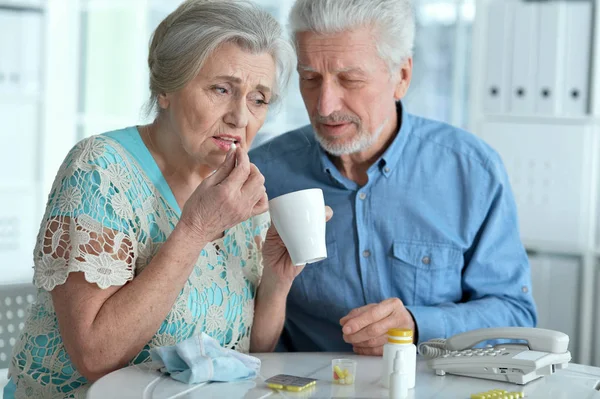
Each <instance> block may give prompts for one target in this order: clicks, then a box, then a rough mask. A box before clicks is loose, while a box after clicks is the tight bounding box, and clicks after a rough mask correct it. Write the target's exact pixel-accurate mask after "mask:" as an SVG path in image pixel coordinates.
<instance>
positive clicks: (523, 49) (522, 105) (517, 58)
mask: <svg viewBox="0 0 600 399" xmlns="http://www.w3.org/2000/svg"><path fill="white" fill-rule="evenodd" d="M512 6H513V7H512V12H513V15H514V39H513V40H512V48H513V56H512V78H511V85H510V93H509V112H510V113H511V114H533V113H534V111H535V95H534V91H535V77H536V72H537V59H538V54H537V46H538V7H539V5H538V4H536V3H529V2H520V1H519V2H515V3H513V5H512Z"/></svg>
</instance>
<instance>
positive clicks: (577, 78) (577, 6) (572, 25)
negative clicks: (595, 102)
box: [560, 0, 593, 116]
mask: <svg viewBox="0 0 600 399" xmlns="http://www.w3.org/2000/svg"><path fill="white" fill-rule="evenodd" d="M564 7H565V28H566V34H565V35H564V36H565V38H566V45H565V57H564V58H563V59H564V63H565V70H564V84H563V87H562V92H561V99H560V100H561V104H562V114H564V115H569V116H583V115H585V114H587V113H588V103H589V83H590V78H589V76H590V69H591V56H590V55H591V48H592V14H593V13H592V11H593V7H592V2H591V1H589V0H587V1H569V2H565V3H564Z"/></svg>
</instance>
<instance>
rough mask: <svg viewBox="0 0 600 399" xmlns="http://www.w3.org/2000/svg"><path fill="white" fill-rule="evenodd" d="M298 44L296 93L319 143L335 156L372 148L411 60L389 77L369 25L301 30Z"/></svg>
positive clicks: (403, 86)
mask: <svg viewBox="0 0 600 399" xmlns="http://www.w3.org/2000/svg"><path fill="white" fill-rule="evenodd" d="M296 40H297V48H298V73H299V75H300V92H301V93H302V97H303V99H304V104H305V105H306V109H307V111H308V114H309V117H310V120H311V123H312V125H313V127H314V129H315V132H316V136H317V139H318V141H319V142H320V143H321V145H322V146H323V148H324V149H325V150H326V151H327V152H329V153H331V154H333V155H338V156H339V155H345V154H352V153H356V152H360V151H363V150H365V149H366V148H368V147H370V146H371V145H372V144H373V143H374V142H376V141H377V138H378V136H379V134H380V133H381V132H382V131H383V130H384V128H386V124H387V123H388V121H389V120H390V118H391V117H393V115H394V114H395V113H396V105H395V102H396V100H399V99H400V98H402V97H403V96H404V94H405V93H406V90H407V88H408V84H409V82H410V70H409V71H408V72H409V73H408V74H406V73H405V72H406V71H405V69H406V68H412V60H409V62H407V64H406V65H404V66H403V67H402V68H398V71H397V72H396V73H393V74H392V75H391V76H390V71H389V68H388V65H387V64H386V63H385V61H384V60H383V59H381V57H380V55H379V52H378V51H377V47H376V41H375V36H374V34H373V31H372V29H371V28H370V27H363V28H359V29H356V30H352V31H345V32H341V33H334V34H327V35H319V34H317V33H312V32H299V33H298V34H297V36H296ZM392 128H395V126H394V127H392Z"/></svg>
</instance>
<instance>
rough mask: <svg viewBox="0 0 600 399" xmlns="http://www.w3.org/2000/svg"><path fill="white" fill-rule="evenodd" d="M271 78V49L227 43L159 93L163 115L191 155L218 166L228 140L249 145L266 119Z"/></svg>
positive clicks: (273, 64) (272, 65) (246, 147)
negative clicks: (180, 82)
mask: <svg viewBox="0 0 600 399" xmlns="http://www.w3.org/2000/svg"><path fill="white" fill-rule="evenodd" d="M274 82H275V61H274V60H273V57H272V56H271V55H270V54H267V53H263V54H251V53H249V52H246V51H243V50H242V49H240V48H239V47H238V46H237V45H236V44H233V43H226V44H224V45H222V46H220V47H219V48H218V49H217V50H215V51H214V52H213V54H212V55H211V56H210V57H209V58H208V60H207V61H206V62H205V64H204V66H203V67H202V69H201V70H200V72H199V73H198V75H197V76H196V78H194V79H193V80H192V81H190V82H189V83H188V84H187V85H186V86H185V87H184V88H183V89H181V90H179V91H177V92H174V93H167V94H163V95H161V96H159V101H158V102H159V106H160V107H161V109H162V111H161V112H162V116H161V117H162V118H165V121H166V122H167V124H168V128H169V130H170V131H171V132H173V133H175V134H176V135H177V137H178V139H179V140H180V141H181V146H182V147H183V149H184V151H185V152H186V153H187V154H188V155H189V156H190V157H191V158H193V159H195V160H196V161H198V162H200V163H202V164H206V165H209V166H211V167H213V168H217V167H218V166H219V165H220V164H221V163H222V162H223V160H224V158H225V155H226V154H227V151H228V150H229V147H230V146H231V143H235V144H236V146H238V147H240V146H241V147H242V148H244V149H245V150H246V151H248V149H249V148H250V145H251V143H252V140H253V139H254V137H255V136H256V133H257V132H258V130H259V129H260V128H261V126H262V125H263V123H264V121H265V119H266V116H267V110H268V108H269V105H268V104H269V102H270V101H271V97H272V91H273V85H274Z"/></svg>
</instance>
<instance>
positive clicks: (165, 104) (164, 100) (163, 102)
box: [158, 93, 170, 109]
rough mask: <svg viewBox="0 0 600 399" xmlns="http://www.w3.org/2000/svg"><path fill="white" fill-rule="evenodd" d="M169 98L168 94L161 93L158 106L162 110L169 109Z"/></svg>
mask: <svg viewBox="0 0 600 399" xmlns="http://www.w3.org/2000/svg"><path fill="white" fill-rule="evenodd" d="M169 103H170V101H169V96H167V93H160V94H159V95H158V106H159V107H160V109H167V108H169Z"/></svg>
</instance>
